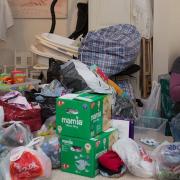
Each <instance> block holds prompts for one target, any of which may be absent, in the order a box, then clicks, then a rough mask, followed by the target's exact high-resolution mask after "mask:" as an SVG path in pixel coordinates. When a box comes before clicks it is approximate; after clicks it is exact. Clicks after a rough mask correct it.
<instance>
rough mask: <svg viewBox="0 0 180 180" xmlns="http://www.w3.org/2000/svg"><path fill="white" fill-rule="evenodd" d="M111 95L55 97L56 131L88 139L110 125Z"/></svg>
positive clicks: (85, 94)
mask: <svg viewBox="0 0 180 180" xmlns="http://www.w3.org/2000/svg"><path fill="white" fill-rule="evenodd" d="M110 121H111V96H108V95H99V94H89V93H81V94H67V95H65V96H61V97H59V98H58V99H57V106H56V125H57V133H58V134H61V135H63V136H70V137H77V138H82V139H90V138H91V137H95V136H96V135H98V134H99V133H101V132H102V131H103V130H107V129H108V128H110V127H111V123H110Z"/></svg>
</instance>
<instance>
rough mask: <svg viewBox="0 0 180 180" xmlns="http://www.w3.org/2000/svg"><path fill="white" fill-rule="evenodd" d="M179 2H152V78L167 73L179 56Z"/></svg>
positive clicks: (175, 0) (161, 0) (162, 0)
mask: <svg viewBox="0 0 180 180" xmlns="http://www.w3.org/2000/svg"><path fill="white" fill-rule="evenodd" d="M179 8H180V1H179V0H155V1H154V55H153V57H154V64H153V71H154V72H153V78H154V79H155V80H157V79H158V75H159V74H165V73H168V72H169V70H170V68H171V66H172V63H173V61H174V59H175V58H176V57H177V56H178V55H180V11H179Z"/></svg>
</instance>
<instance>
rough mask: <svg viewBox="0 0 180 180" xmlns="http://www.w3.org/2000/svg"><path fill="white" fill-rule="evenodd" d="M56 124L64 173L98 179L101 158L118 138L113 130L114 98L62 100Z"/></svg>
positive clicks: (71, 97) (77, 96)
mask: <svg viewBox="0 0 180 180" xmlns="http://www.w3.org/2000/svg"><path fill="white" fill-rule="evenodd" d="M56 124H57V133H58V135H59V136H60V145H61V154H60V158H61V170H62V171H64V172H70V173H74V174H78V175H83V176H88V177H95V176H96V175H97V174H98V162H97V159H98V157H99V156H100V155H101V154H103V153H105V152H106V151H108V149H109V148H110V147H111V145H112V143H114V141H115V140H116V139H117V138H118V134H117V131H116V130H115V129H113V128H111V96H110V95H99V94H89V93H81V94H67V95H65V96H62V97H59V98H58V99H57V109H56Z"/></svg>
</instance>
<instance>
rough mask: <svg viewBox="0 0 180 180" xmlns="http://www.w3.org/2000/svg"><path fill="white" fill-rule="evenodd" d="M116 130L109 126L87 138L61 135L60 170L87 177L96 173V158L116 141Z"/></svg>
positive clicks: (97, 171)
mask: <svg viewBox="0 0 180 180" xmlns="http://www.w3.org/2000/svg"><path fill="white" fill-rule="evenodd" d="M117 138H118V132H117V131H116V130H115V129H113V128H110V129H109V130H107V131H106V132H103V133H101V134H100V135H98V136H97V137H95V138H91V139H89V140H85V139H78V138H73V137H67V136H62V137H61V142H60V145H61V170H62V171H64V172H69V173H73V174H78V175H82V176H87V177H95V176H96V175H97V174H98V173H99V170H98V158H99V157H100V156H101V155H102V154H104V153H105V152H107V151H108V150H109V149H110V147H111V146H112V144H113V143H114V142H115V141H117Z"/></svg>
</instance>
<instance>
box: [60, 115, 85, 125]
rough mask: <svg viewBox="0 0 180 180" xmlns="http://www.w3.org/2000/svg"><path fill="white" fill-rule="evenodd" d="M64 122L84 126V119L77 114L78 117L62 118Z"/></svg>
mask: <svg viewBox="0 0 180 180" xmlns="http://www.w3.org/2000/svg"><path fill="white" fill-rule="evenodd" d="M62 123H64V124H70V125H77V126H82V125H83V121H82V120H80V119H79V118H78V116H76V119H71V118H64V117H63V118H62Z"/></svg>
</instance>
